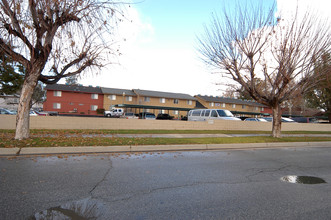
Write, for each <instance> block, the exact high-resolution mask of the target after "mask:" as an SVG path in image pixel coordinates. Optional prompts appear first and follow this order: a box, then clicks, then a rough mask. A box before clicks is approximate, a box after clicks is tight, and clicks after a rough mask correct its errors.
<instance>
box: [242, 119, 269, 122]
mask: <svg viewBox="0 0 331 220" xmlns="http://www.w3.org/2000/svg"><path fill="white" fill-rule="evenodd" d="M244 121H259V122H268V121H267V120H265V119H264V118H246V119H245V120H244Z"/></svg>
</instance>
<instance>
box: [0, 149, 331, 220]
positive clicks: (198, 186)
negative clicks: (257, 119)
mask: <svg viewBox="0 0 331 220" xmlns="http://www.w3.org/2000/svg"><path fill="white" fill-rule="evenodd" d="M330 158H331V148H329V147H323V148H318V147H314V148H309V147H305V148H293V147H292V148H281V149H260V150H252V149H250V150H232V151H206V152H201V151H195V152H166V153H162V152H161V153H144V154H137V153H136V154H121V155H119V154H98V155H93V154H92V155H75V156H69V155H58V156H43V157H32V156H31V157H17V158H12V157H1V158H0V193H1V194H0V195H1V196H0V204H1V205H0V219H2V220H4V219H64V218H65V216H70V217H71V218H72V219H330V218H331V185H330V183H331V160H330ZM287 175H299V176H313V177H319V178H322V179H323V180H324V181H325V182H326V183H321V184H301V183H289V182H284V181H282V180H281V178H282V177H284V176H287ZM55 217H57V218H55ZM69 219H70V218H69Z"/></svg>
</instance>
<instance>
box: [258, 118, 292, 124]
mask: <svg viewBox="0 0 331 220" xmlns="http://www.w3.org/2000/svg"><path fill="white" fill-rule="evenodd" d="M263 119H265V120H267V121H268V122H272V117H266V118H263ZM282 122H290V123H293V122H294V123H295V121H294V120H292V119H290V118H284V117H282Z"/></svg>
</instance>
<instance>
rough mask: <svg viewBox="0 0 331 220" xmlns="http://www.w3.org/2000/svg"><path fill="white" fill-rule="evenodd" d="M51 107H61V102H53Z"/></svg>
mask: <svg viewBox="0 0 331 220" xmlns="http://www.w3.org/2000/svg"><path fill="white" fill-rule="evenodd" d="M53 109H61V103H53Z"/></svg>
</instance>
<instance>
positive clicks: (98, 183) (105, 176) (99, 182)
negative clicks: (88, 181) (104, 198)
mask: <svg viewBox="0 0 331 220" xmlns="http://www.w3.org/2000/svg"><path fill="white" fill-rule="evenodd" d="M108 162H109V167H108V169H107V171H106V173H105V175H104V176H103V177H102V179H101V180H100V181H98V182H97V183H96V184H95V185H94V187H93V188H92V189H91V190H90V192H89V194H90V195H91V197H92V198H93V191H94V190H95V189H96V188H97V187H98V186H99V185H100V184H101V183H102V182H103V181H105V179H106V178H107V176H108V174H109V173H110V171H111V169H112V168H113V165H112V161H111V159H110V156H108Z"/></svg>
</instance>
